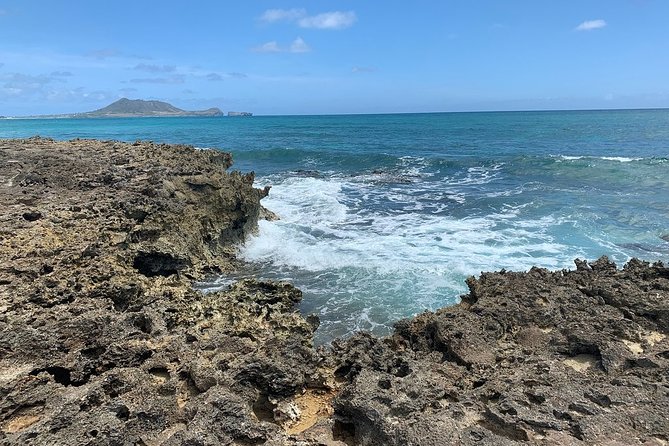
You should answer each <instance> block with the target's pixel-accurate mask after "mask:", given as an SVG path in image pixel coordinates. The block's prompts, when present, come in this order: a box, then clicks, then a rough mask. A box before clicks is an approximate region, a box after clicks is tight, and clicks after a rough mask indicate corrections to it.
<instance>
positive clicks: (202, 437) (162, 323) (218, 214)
mask: <svg viewBox="0 0 669 446" xmlns="http://www.w3.org/2000/svg"><path fill="white" fill-rule="evenodd" d="M230 165H231V158H230V156H229V155H228V154H226V153H221V152H215V151H198V150H195V149H193V148H190V147H185V146H169V145H157V144H152V143H135V144H125V143H119V142H99V141H85V140H81V141H79V140H76V141H72V142H54V141H52V140H48V139H40V138H31V139H28V140H9V141H8V140H4V141H0V209H2V214H1V216H0V219H1V221H0V231H1V232H0V443H3V444H17V445H18V444H20V445H29V444H34V445H60V444H62V445H65V444H67V445H78V444H91V445H93V444H96V445H97V444H100V445H103V444H108V445H158V444H166V445H168V444H174V445H176V444H193V445H200V444H201V445H214V444H239V445H246V444H261V443H266V442H267V441H278V442H280V443H283V439H284V438H285V437H286V434H285V431H284V429H283V428H282V427H281V426H280V423H279V422H278V421H277V420H275V414H274V409H275V408H277V407H279V406H280V405H281V404H284V405H285V404H287V403H283V401H284V400H286V399H288V398H291V397H293V396H296V395H302V394H303V391H304V390H305V389H307V388H309V389H311V390H310V391H311V392H316V391H318V390H319V389H321V388H323V392H324V393H326V391H327V388H324V386H325V385H324V382H325V379H324V377H323V376H322V374H321V373H320V372H319V365H318V363H319V360H320V358H319V356H318V355H317V354H316V352H315V351H314V349H313V348H312V332H313V330H314V326H313V324H309V323H307V322H306V321H305V320H304V319H303V318H302V317H300V316H299V314H297V313H296V312H295V304H296V302H298V301H299V300H300V299H301V293H300V291H299V290H297V289H295V288H294V287H292V286H291V285H288V284H280V283H279V284H277V283H262V282H257V281H253V280H246V281H242V282H238V283H236V284H234V285H233V286H231V287H230V289H229V290H227V291H224V292H220V293H211V294H207V295H203V294H201V293H200V292H197V291H195V290H194V289H193V288H192V280H193V279H194V278H198V277H201V276H202V275H203V274H205V273H207V272H219V273H220V272H225V271H227V270H230V269H232V268H234V245H235V244H236V243H237V242H239V241H241V240H243V238H244V237H245V236H246V234H248V233H249V231H252V230H253V229H254V228H255V227H256V224H257V218H258V215H259V213H260V212H261V206H260V203H259V201H260V199H261V198H262V197H264V196H265V195H266V194H267V191H266V190H265V191H263V190H257V189H254V188H253V187H252V182H253V175H252V174H250V175H242V174H239V173H236V172H233V173H228V172H226V170H227V169H228V168H229V167H230ZM277 417H278V416H277ZM286 441H288V440H286ZM277 444H279V443H277Z"/></svg>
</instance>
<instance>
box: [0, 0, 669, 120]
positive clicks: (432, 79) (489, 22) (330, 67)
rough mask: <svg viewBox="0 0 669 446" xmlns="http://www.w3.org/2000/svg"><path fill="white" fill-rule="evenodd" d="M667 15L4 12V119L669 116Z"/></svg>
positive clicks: (245, 8) (603, 7)
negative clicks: (641, 111) (588, 112)
mask: <svg viewBox="0 0 669 446" xmlns="http://www.w3.org/2000/svg"><path fill="white" fill-rule="evenodd" d="M668 19H669V1H666V0H563V1H559V2H558V1H550V2H549V1H539V0H506V1H502V0H470V1H465V0H461V1H449V0H440V1H437V0H434V1H426V0H416V1H413V2H409V1H395V0H384V1H371V0H369V1H363V0H358V1H319V0H301V1H300V0H296V1H283V0H281V1H265V0H263V1H234V2H233V1H223V0H211V1H210V0H201V1H193V2H185V1H179V2H175V1H169V0H162V1H153V0H142V1H139V0H132V1H126V0H115V1H113V2H96V1H91V0H85V1H84V0H68V1H52V0H41V1H36V0H0V115H10V116H13V115H25V114H42V113H67V112H77V111H86V110H92V109H95V108H99V107H102V106H104V105H107V104H108V103H110V102H112V101H114V100H116V99H118V98H120V97H129V98H133V99H134V98H141V99H159V100H165V101H169V102H171V103H173V104H174V105H176V106H178V107H181V108H185V109H201V108H208V107H219V108H221V109H223V110H225V111H227V110H248V111H252V112H255V113H257V114H324V113H325V114H327V113H386V112H423V111H469V110H523V109H582V108H632V107H634V108H636V107H669V82H668V80H669V25H668V24H667V21H668Z"/></svg>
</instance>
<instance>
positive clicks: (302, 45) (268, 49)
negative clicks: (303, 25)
mask: <svg viewBox="0 0 669 446" xmlns="http://www.w3.org/2000/svg"><path fill="white" fill-rule="evenodd" d="M251 51H254V52H256V53H308V52H309V51H311V47H310V46H309V45H308V44H307V42H305V41H304V39H302V38H301V37H298V38H296V39H295V40H293V41H292V42H291V44H290V45H289V46H287V47H283V46H281V45H279V43H278V42H277V41H275V40H272V41H271V42H267V43H263V44H262V45H260V46H257V47H255V48H251ZM237 74H240V73H237Z"/></svg>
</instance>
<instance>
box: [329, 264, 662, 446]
mask: <svg viewBox="0 0 669 446" xmlns="http://www.w3.org/2000/svg"><path fill="white" fill-rule="evenodd" d="M576 264H577V266H578V268H577V270H576V271H558V272H549V271H547V270H545V269H539V268H534V269H532V270H530V271H529V272H527V273H511V272H497V273H485V274H483V275H481V277H480V278H479V279H474V278H471V279H469V280H468V285H469V288H470V292H469V294H468V295H466V296H463V297H462V303H461V304H459V305H456V306H453V307H450V308H444V309H441V310H439V311H437V312H435V313H425V314H422V315H419V316H417V317H416V318H413V319H411V320H404V321H400V322H398V323H397V324H396V327H395V328H396V330H395V334H394V336H392V337H390V338H388V339H375V338H372V337H370V336H367V335H358V336H355V337H353V338H352V339H350V340H348V341H344V342H340V343H337V344H336V345H335V351H336V352H337V354H338V356H339V357H340V358H341V359H340V363H339V368H338V369H337V372H336V373H338V374H339V375H342V376H345V377H346V378H347V379H348V380H349V381H350V384H349V385H348V386H346V387H345V388H344V390H343V391H342V393H341V394H340V395H339V396H338V397H337V398H336V399H335V411H336V413H337V414H338V415H339V417H340V420H342V421H343V422H345V423H348V424H347V426H348V427H349V430H350V431H351V432H352V433H354V436H355V438H356V441H357V443H356V444H369V445H372V444H374V445H376V444H378V445H381V444H384V445H407V444H411V445H444V444H471V445H474V444H477V445H502V444H516V443H526V442H530V443H536V444H546V445H567V444H570V445H571V444H573V445H579V444H616V445H618V444H619V445H632V444H648V445H651V444H652V445H664V444H666V442H667V440H669V415H668V414H669V338H668V335H669V332H668V331H669V268H666V267H665V266H663V265H661V264H655V265H650V264H648V263H644V262H640V261H638V260H632V261H630V262H629V263H628V264H627V265H625V267H624V269H622V270H618V269H616V266H615V265H614V264H613V263H611V262H609V261H608V260H607V259H606V258H602V259H600V260H598V261H596V262H594V263H592V264H588V263H587V262H584V261H577V262H576Z"/></svg>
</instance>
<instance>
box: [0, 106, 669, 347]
mask: <svg viewBox="0 0 669 446" xmlns="http://www.w3.org/2000/svg"><path fill="white" fill-rule="evenodd" d="M33 135H41V136H49V137H53V138H56V139H71V138H99V139H115V140H123V141H135V140H138V139H141V140H152V141H156V142H169V143H185V144H191V145H194V146H196V147H201V148H214V149H220V150H225V151H229V152H232V154H233V157H234V160H235V166H234V168H235V169H238V170H242V171H251V170H253V171H255V172H256V180H257V186H259V187H262V186H265V185H271V186H272V189H271V192H270V195H269V197H267V198H265V199H264V200H263V203H264V205H265V207H267V208H269V209H270V210H272V211H274V212H275V213H277V214H278V215H279V216H280V217H281V220H279V221H273V222H268V221H262V222H260V231H259V235H258V236H256V237H252V238H251V239H250V240H248V241H247V242H246V244H245V245H244V246H242V247H240V255H241V257H243V258H244V259H246V260H247V261H249V262H250V266H249V270H248V271H242V272H240V274H239V275H240V276H244V275H252V274H255V275H257V276H260V277H262V278H269V279H285V280H289V281H291V282H293V283H294V284H295V285H296V286H298V287H299V288H301V289H302V291H303V292H304V300H303V302H302V304H301V310H302V311H303V312H304V313H316V314H317V315H318V316H319V317H320V319H321V326H320V328H319V329H318V332H317V339H316V340H317V342H318V343H327V342H329V341H330V340H332V339H333V338H334V337H336V336H342V335H347V334H350V333H351V332H352V331H354V330H371V331H373V332H375V333H377V334H387V333H388V332H389V330H390V329H391V327H392V323H393V322H394V321H396V320H398V319H401V318H404V317H408V316H412V315H414V314H416V313H419V312H422V311H424V310H426V309H427V310H434V309H437V308H439V307H442V306H445V305H450V304H453V303H456V302H457V301H458V296H459V295H460V294H462V293H464V292H466V286H465V283H464V280H465V278H466V277H467V276H469V275H477V274H479V273H480V272H481V271H490V270H499V269H502V268H505V269H507V270H517V271H524V270H527V269H529V268H530V267H531V266H533V265H537V266H542V267H547V268H551V269H556V268H557V269H560V268H573V267H574V266H573V260H574V258H576V257H580V258H586V259H590V260H594V259H596V258H598V257H599V256H601V255H608V256H609V257H611V258H612V259H613V260H615V261H616V262H619V263H622V262H625V261H626V260H628V259H629V258H630V257H639V258H642V259H645V260H650V261H656V260H662V261H665V262H668V261H669V110H620V111H565V112H563V111H560V112H499V113H497V112H495V113H493V112H490V113H488V112H486V113H430V114H395V115H344V116H276V117H274V116H271V117H270V116H268V117H263V116H254V117H252V118H227V117H226V118H128V119H123V118H116V119H58V120H56V119H8V120H0V137H2V138H16V137H28V136H33ZM231 279H233V278H231V277H222V278H219V279H218V280H216V281H215V282H213V283H207V284H200V285H199V286H200V287H202V288H203V289H215V288H216V287H220V286H225V285H226V284H227V283H229V281H230V280H231Z"/></svg>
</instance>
